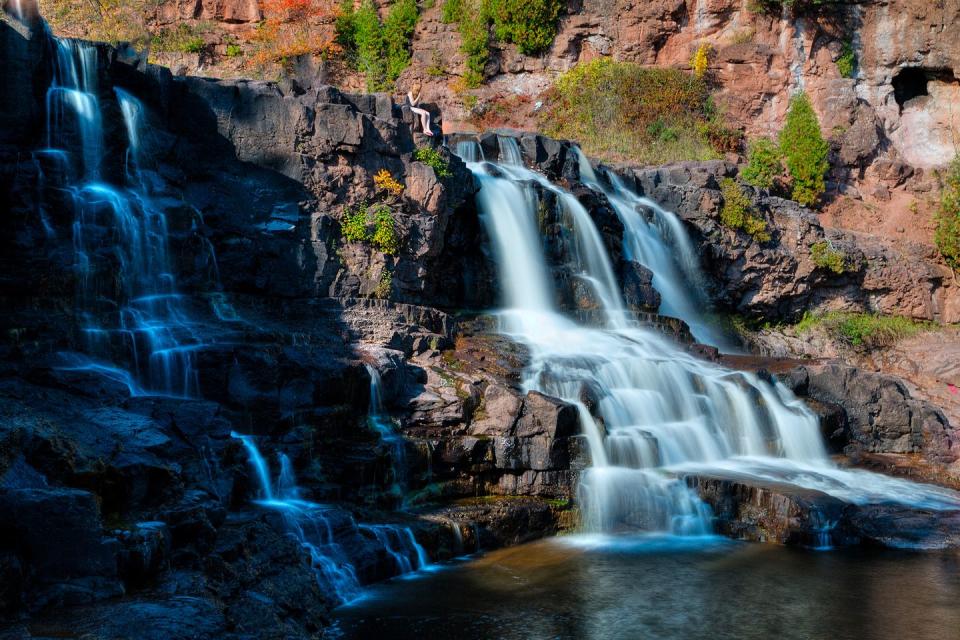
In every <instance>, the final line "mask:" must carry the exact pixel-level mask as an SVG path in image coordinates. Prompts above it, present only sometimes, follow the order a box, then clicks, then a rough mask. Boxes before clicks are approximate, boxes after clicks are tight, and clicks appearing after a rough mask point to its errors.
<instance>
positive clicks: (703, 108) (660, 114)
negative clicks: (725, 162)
mask: <svg viewBox="0 0 960 640" xmlns="http://www.w3.org/2000/svg"><path fill="white" fill-rule="evenodd" d="M539 113H540V116H539V117H540V126H541V128H542V129H543V131H544V132H545V133H546V134H548V135H551V136H554V137H557V138H569V139H572V140H577V141H578V142H579V143H580V144H581V146H582V147H583V149H584V150H585V151H586V152H587V153H589V154H591V155H594V156H598V157H601V158H605V159H607V160H614V161H617V160H632V161H636V162H647V163H651V164H662V163H665V162H671V161H678V160H708V159H714V158H717V157H719V154H718V153H717V150H716V149H714V147H713V146H712V145H711V136H712V135H713V134H714V132H713V129H714V128H716V120H717V118H718V115H717V114H716V111H715V110H714V109H713V106H712V103H711V101H710V100H709V91H708V89H707V84H706V82H705V81H704V80H703V79H702V78H697V77H695V76H694V75H693V74H690V73H685V72H683V71H680V70H678V69H672V68H660V67H643V66H641V65H639V64H635V63H631V62H614V61H613V60H611V59H609V58H598V59H596V60H592V61H590V62H586V63H582V64H578V65H577V66H575V67H574V68H573V69H571V70H570V71H568V72H566V73H564V74H562V75H561V76H560V77H559V78H557V80H556V82H555V83H554V86H553V88H552V89H551V90H550V91H549V92H548V93H547V95H546V96H545V101H544V106H543V108H542V109H541V110H540V112H539Z"/></svg>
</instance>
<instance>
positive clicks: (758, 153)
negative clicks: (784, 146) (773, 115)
mask: <svg viewBox="0 0 960 640" xmlns="http://www.w3.org/2000/svg"><path fill="white" fill-rule="evenodd" d="M781 175H783V159H782V157H781V155H780V149H779V148H778V147H777V145H776V143H775V142H774V141H773V140H771V139H769V138H757V139H756V140H753V141H751V142H750V146H749V150H748V152H747V166H746V167H744V168H743V170H742V171H741V172H740V177H741V178H742V179H743V181H744V182H746V183H747V184H749V185H752V186H754V187H756V188H757V189H772V188H773V186H774V184H775V183H776V179H777V178H779V177H780V176H781Z"/></svg>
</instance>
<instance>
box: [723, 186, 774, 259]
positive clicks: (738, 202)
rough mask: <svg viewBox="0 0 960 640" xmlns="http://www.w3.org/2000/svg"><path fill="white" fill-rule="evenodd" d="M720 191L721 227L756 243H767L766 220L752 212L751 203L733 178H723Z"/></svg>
mask: <svg viewBox="0 0 960 640" xmlns="http://www.w3.org/2000/svg"><path fill="white" fill-rule="evenodd" d="M720 191H721V193H722V194H723V208H722V209H721V210H720V222H721V223H722V224H723V226H725V227H727V228H729V229H736V230H738V231H743V232H744V233H746V234H747V235H749V236H750V237H751V238H753V239H754V240H756V241H757V242H760V243H763V242H769V241H770V232H769V231H767V222H766V220H764V219H763V218H761V217H760V216H758V215H756V214H755V213H754V212H753V203H751V202H750V198H748V197H747V195H746V194H745V193H744V192H743V189H741V188H740V185H738V184H737V182H736V181H735V180H734V179H733V178H723V179H722V180H721V181H720Z"/></svg>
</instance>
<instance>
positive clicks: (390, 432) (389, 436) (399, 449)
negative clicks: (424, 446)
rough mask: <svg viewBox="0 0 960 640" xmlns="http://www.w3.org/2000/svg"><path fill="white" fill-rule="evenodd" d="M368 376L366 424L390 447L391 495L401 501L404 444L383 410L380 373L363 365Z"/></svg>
mask: <svg viewBox="0 0 960 640" xmlns="http://www.w3.org/2000/svg"><path fill="white" fill-rule="evenodd" d="M365 366H366V368H367V374H368V375H369V376H370V408H369V410H368V411H367V424H369V425H370V428H371V429H373V430H374V431H376V432H377V433H378V434H379V435H380V439H381V440H382V441H383V442H384V443H385V444H386V445H387V446H389V447H390V466H391V469H392V472H393V485H392V487H391V493H392V494H393V495H395V496H397V497H398V498H399V499H401V500H402V499H403V495H404V493H405V489H406V484H407V478H406V468H407V465H406V442H405V441H404V439H403V436H401V435H400V434H399V433H397V432H396V431H395V430H394V428H393V422H392V421H391V420H390V416H388V415H387V414H386V412H385V411H384V409H383V391H382V385H383V382H382V380H381V378H380V372H379V371H377V369H376V367H373V366H372V365H369V364H367V365H365Z"/></svg>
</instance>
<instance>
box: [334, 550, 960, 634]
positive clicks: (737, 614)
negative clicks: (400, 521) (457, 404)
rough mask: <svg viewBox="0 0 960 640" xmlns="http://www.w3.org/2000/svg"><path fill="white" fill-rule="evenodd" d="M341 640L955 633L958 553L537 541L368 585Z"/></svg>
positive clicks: (959, 615)
mask: <svg viewBox="0 0 960 640" xmlns="http://www.w3.org/2000/svg"><path fill="white" fill-rule="evenodd" d="M336 615H337V620H336V632H337V634H338V635H339V637H340V638H344V639H349V638H384V639H386V638H390V639H392V638H399V639H403V638H417V639H423V638H458V639H463V640H471V639H481V638H483V639H486V638H505V639H513V638H524V639H528V638H529V639H539V638H544V639H546V638H591V639H592V638H596V639H604V640H606V639H613V638H643V639H646V638H649V639H657V640H661V639H670V640H672V639H677V640H680V639H683V640H688V639H694V638H709V639H713V640H716V639H726V638H729V639H731V640H754V639H756V640H761V639H762V640H772V639H791V640H792V639H798V640H799V639H803V640H820V639H823V640H845V639H857V640H861V639H862V640H960V555H957V554H956V553H950V554H940V553H932V554H931V553H926V554H914V553H906V552H903V553H900V552H839V551H836V552H812V551H804V550H797V549H788V548H784V547H774V546H768V545H758V544H743V543H734V542H729V541H725V540H720V539H714V538H710V539H699V540H694V541H690V540H678V539H676V538H674V539H667V538H626V539H624V538H620V539H616V538H588V537H580V536H577V537H571V538H561V539H552V540H545V541H541V542H536V543H533V544H528V545H523V546H519V547H514V548H510V549H505V550H501V551H497V552H493V553H489V554H486V555H483V556H481V557H478V558H476V559H473V560H470V561H466V562H461V563H456V564H453V565H449V566H446V567H443V568H440V569H438V570H436V571H433V572H430V573H425V574H423V573H422V574H419V575H417V576H414V577H411V578H407V579H400V580H396V581H394V582H391V583H387V584H384V585H379V586H377V587H374V588H372V589H371V590H370V591H369V592H368V595H367V596H366V597H364V598H363V599H362V600H360V601H358V602H356V603H353V604H350V605H347V606H344V607H341V608H340V609H339V610H338V611H337V612H336Z"/></svg>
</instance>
